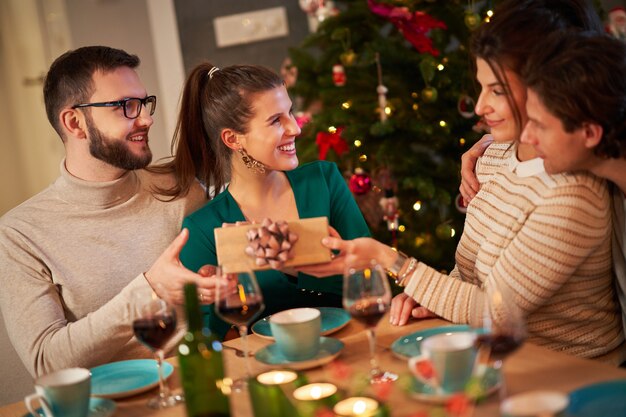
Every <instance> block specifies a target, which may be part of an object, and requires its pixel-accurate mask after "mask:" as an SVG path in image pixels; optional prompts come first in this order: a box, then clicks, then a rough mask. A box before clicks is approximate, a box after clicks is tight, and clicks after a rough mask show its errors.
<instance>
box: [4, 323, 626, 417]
mask: <svg viewBox="0 0 626 417" xmlns="http://www.w3.org/2000/svg"><path fill="white" fill-rule="evenodd" d="M439 326H450V323H449V322H447V321H444V320H441V319H428V320H419V321H413V322H410V323H409V324H407V325H405V326H401V327H399V326H392V325H391V324H389V321H388V319H387V317H384V318H383V320H381V322H380V323H379V325H378V327H377V328H376V336H377V337H376V348H377V356H378V360H379V364H380V367H381V368H382V369H384V370H388V371H392V372H394V373H396V374H398V375H400V376H401V378H400V381H402V380H403V379H404V380H406V379H407V378H409V377H408V375H409V371H408V367H407V361H406V360H405V359H401V358H399V357H397V356H396V355H394V353H393V352H392V350H391V345H392V343H393V342H394V341H395V340H397V339H398V338H400V337H402V336H405V335H407V334H410V333H413V332H416V331H421V330H426V329H430V328H433V327H439ZM329 337H334V338H337V339H340V340H341V341H342V342H343V343H344V344H345V347H344V348H343V350H342V351H341V353H340V355H339V357H338V358H337V359H336V361H340V364H341V366H339V365H338V364H337V362H333V363H330V364H326V365H323V366H320V367H317V368H314V369H308V370H303V371H300V372H302V373H304V375H305V376H306V377H307V379H308V381H309V382H332V383H334V384H335V385H337V386H338V387H339V388H340V389H342V390H345V392H347V393H348V394H350V390H351V389H352V387H351V386H350V384H351V383H354V380H355V379H354V378H355V377H354V375H358V374H359V373H361V374H363V373H365V374H366V373H367V370H368V369H369V365H370V362H369V358H370V355H369V345H368V341H367V337H366V333H365V329H364V327H363V325H361V324H359V323H357V322H355V321H354V320H351V321H350V322H349V323H348V325H347V326H345V327H344V328H342V329H341V330H339V331H337V332H336V333H333V334H331V335H329ZM248 342H249V347H250V351H252V352H255V351H257V350H258V349H262V348H263V347H265V346H267V345H268V344H270V343H272V341H271V340H269V339H266V338H261V337H259V336H257V335H255V334H252V335H250V336H249V337H248ZM225 346H226V348H225V349H224V351H223V352H224V361H225V367H226V373H227V375H228V376H229V377H231V378H233V379H234V378H239V377H241V376H244V375H245V372H246V371H245V369H246V367H245V366H244V363H243V362H242V361H243V358H241V357H239V356H237V355H236V351H235V350H233V349H230V348H229V347H233V348H237V349H241V348H243V346H242V342H241V340H240V339H234V340H231V341H228V342H226V343H225ZM168 360H169V361H170V362H171V363H172V364H173V365H174V368H175V370H174V373H173V374H172V376H171V377H170V379H169V384H170V386H171V387H172V389H173V390H174V391H175V392H181V384H180V380H179V375H178V368H177V361H176V358H170V359H168ZM250 362H251V367H252V372H253V373H254V374H257V373H261V372H264V371H267V370H270V369H274V368H273V367H272V366H269V365H265V364H263V363H260V362H258V361H257V360H256V359H254V357H251V358H250ZM338 369H341V370H342V372H337V370H338ZM503 369H504V371H503V372H504V378H505V381H506V394H507V395H514V394H518V393H522V392H526V391H531V390H552V391H553V390H556V391H560V392H563V393H565V394H567V393H569V392H571V391H573V390H576V389H577V388H580V387H583V386H586V385H590V384H594V383H598V382H603V381H611V380H616V379H626V369H622V368H617V367H614V366H611V365H608V364H604V363H601V362H599V361H595V360H589V359H582V358H578V357H574V356H570V355H567V354H565V353H562V352H555V351H552V350H549V349H546V348H544V347H541V346H538V345H535V344H532V343H528V342H527V343H525V344H524V345H523V346H522V347H521V348H520V349H519V350H517V351H516V352H514V353H513V354H512V355H510V356H509V357H508V358H507V359H506V360H505V364H504V367H503ZM350 375H351V376H350ZM4 377H5V378H6V377H8V376H7V375H4ZM361 385H362V384H361ZM402 385H403V384H402V383H395V384H394V385H392V387H391V390H390V392H389V393H388V397H386V404H388V408H389V410H390V415H391V416H392V417H410V416H415V415H419V414H420V412H421V411H424V412H426V413H429V412H431V411H432V410H433V409H434V408H441V407H442V406H441V405H433V404H429V403H425V402H422V401H419V400H416V399H415V398H413V397H412V396H410V395H409V394H408V393H407V392H406V390H405V389H403V387H402ZM156 392H157V390H156V389H153V390H151V391H148V392H147V393H143V394H140V395H136V396H133V397H128V398H122V399H118V400H116V406H117V408H116V410H115V412H114V414H113V416H115V417H145V416H149V417H184V416H185V415H186V414H185V408H184V405H182V404H181V405H177V406H175V407H172V408H169V409H164V410H151V409H149V408H148V407H147V406H146V401H147V399H148V398H149V397H150V396H153V395H155V394H156ZM230 400H231V414H232V416H234V417H248V416H253V415H254V414H253V411H252V407H251V404H250V400H249V396H248V393H247V392H241V393H233V394H232V395H231V398H230ZM26 413H27V410H26V407H25V406H24V403H23V402H16V403H13V404H9V405H6V406H3V407H0V417H23V416H24V415H25V414H26ZM435 414H436V413H435ZM426 415H428V414H426ZM437 415H445V414H437ZM473 415H474V416H477V417H483V416H484V417H490V416H494V417H495V416H499V415H500V413H499V395H498V394H492V395H490V396H488V397H487V398H486V399H484V400H482V401H480V402H479V403H478V404H477V405H476V407H475V409H474V411H473Z"/></svg>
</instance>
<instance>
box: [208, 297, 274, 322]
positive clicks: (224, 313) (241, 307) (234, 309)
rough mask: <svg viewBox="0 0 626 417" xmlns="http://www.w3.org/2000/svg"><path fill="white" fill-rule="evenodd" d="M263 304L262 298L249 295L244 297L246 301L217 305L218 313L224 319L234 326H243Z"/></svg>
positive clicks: (254, 315)
mask: <svg viewBox="0 0 626 417" xmlns="http://www.w3.org/2000/svg"><path fill="white" fill-rule="evenodd" d="M264 307H265V306H264V305H263V300H262V299H260V297H257V296H249V297H248V298H247V299H246V303H241V302H239V303H237V304H234V305H233V304H229V305H224V303H220V305H219V315H220V316H221V317H222V318H223V319H224V321H226V322H228V323H230V324H234V325H235V326H244V325H246V324H249V323H250V322H251V321H252V320H254V318H255V317H256V316H257V314H258V313H260V312H261V311H262V310H263V308H264Z"/></svg>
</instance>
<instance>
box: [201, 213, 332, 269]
mask: <svg viewBox="0 0 626 417" xmlns="http://www.w3.org/2000/svg"><path fill="white" fill-rule="evenodd" d="M276 224H279V225H280V223H278V222H277V223H276ZM281 226H282V225H281ZM286 226H287V228H288V232H287V233H282V235H281V232H280V231H278V232H277V233H278V235H280V236H278V238H277V239H276V238H275V239H274V240H271V241H269V242H263V243H262V246H263V248H268V247H269V245H270V243H271V244H272V245H273V246H277V247H276V248H270V250H271V251H272V256H275V253H274V251H280V250H281V248H282V250H283V252H284V254H283V255H284V257H286V256H288V258H285V260H284V261H281V262H280V269H282V268H283V267H284V268H289V267H296V266H302V265H312V264H318V263H324V262H329V261H330V260H331V251H330V249H328V248H327V247H325V246H323V245H322V239H323V238H324V237H326V236H328V219H327V218H326V217H314V218H310V219H299V220H293V221H290V222H287V223H286ZM261 227H262V226H261V225H260V224H245V225H238V226H229V227H220V228H216V229H215V230H214V234H215V245H216V249H217V262H218V263H219V265H221V266H222V267H223V268H224V270H225V271H227V272H242V271H246V270H265V269H270V268H272V267H274V268H276V264H275V263H274V264H273V265H272V264H270V263H269V262H268V263H266V264H265V265H260V264H259V262H260V261H258V260H257V258H258V257H257V256H254V253H252V251H253V250H254V251H258V247H256V248H254V249H250V248H249V249H248V250H247V251H246V248H248V247H249V246H251V244H252V241H251V238H252V237H254V236H258V234H257V235H255V233H256V232H257V231H258V230H259V229H260V228H261ZM278 227H279V226H276V227H273V229H276V228H278ZM284 231H285V229H284V228H283V232H284ZM287 234H288V235H291V234H294V235H295V236H296V240H294V237H293V236H291V239H288V238H284V237H285V236H286V235H287ZM263 238H265V236H264V237H263ZM283 238H284V239H283ZM269 239H271V236H270V238H269ZM269 239H265V240H269ZM258 240H259V239H257V241H258ZM285 241H287V243H288V244H285V243H284V242H285ZM257 245H258V243H257ZM285 248H286V249H285ZM264 250H265V249H264ZM246 252H248V253H246ZM268 253H269V252H268ZM277 269H278V268H277Z"/></svg>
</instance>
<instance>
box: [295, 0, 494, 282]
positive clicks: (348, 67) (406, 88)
mask: <svg viewBox="0 0 626 417" xmlns="http://www.w3.org/2000/svg"><path fill="white" fill-rule="evenodd" d="M328 3H329V2H328V1H327V2H326V4H324V1H320V0H301V1H300V5H301V7H302V8H303V10H305V11H307V12H309V13H310V14H312V15H317V16H318V17H320V18H321V19H323V21H321V22H320V23H319V26H318V28H317V30H316V31H315V32H314V33H312V34H311V35H310V36H309V37H308V38H307V39H305V40H304V42H303V44H302V45H300V46H299V47H298V48H293V49H291V50H290V53H289V55H290V58H291V64H292V65H293V67H294V68H297V81H296V82H295V84H294V85H292V86H290V92H291V93H292V94H293V96H294V97H296V99H295V102H296V110H297V111H299V113H297V115H298V116H300V118H301V119H300V121H301V122H302V125H303V128H302V135H301V137H300V138H299V144H298V146H299V155H300V156H301V159H302V160H303V161H307V160H313V159H318V158H319V159H327V160H332V161H335V162H337V164H338V165H339V167H340V169H341V170H342V171H343V172H344V173H345V175H346V178H347V179H348V181H349V186H350V189H351V190H352V191H353V193H354V194H355V198H356V199H357V202H358V203H359V206H360V207H361V209H362V211H363V213H364V215H365V217H366V220H367V221H368V223H369V225H370V228H371V229H372V232H373V234H374V236H375V237H376V238H377V239H379V240H381V241H382V242H385V243H388V244H391V245H394V246H396V245H397V247H398V249H399V250H402V251H404V252H406V253H408V254H410V255H412V256H415V257H417V258H418V259H420V260H422V261H424V262H427V263H428V264H430V265H432V266H434V267H438V268H441V269H446V270H450V269H451V267H452V266H453V265H454V251H455V248H456V244H457V241H458V237H459V236H460V235H461V232H462V227H463V221H464V213H463V212H464V209H463V207H462V204H461V205H459V195H458V188H459V184H460V176H459V170H460V161H461V159H460V158H461V155H462V153H463V152H464V151H466V150H467V149H468V148H469V146H471V144H473V143H474V142H475V141H476V140H477V139H478V138H480V136H481V135H482V131H481V129H480V124H479V123H478V118H477V117H476V116H475V115H474V111H473V107H474V100H473V98H472V97H475V96H476V91H475V83H474V81H473V74H472V70H471V68H472V63H471V61H470V57H469V55H468V41H469V36H470V32H471V30H472V29H474V28H476V27H477V26H478V25H480V24H481V22H482V20H484V19H488V16H489V14H490V12H489V9H490V7H489V6H491V4H489V3H487V4H486V3H485V2H482V5H483V6H482V7H481V8H480V10H478V7H476V6H474V4H473V1H472V2H468V1H460V0H448V1H445V2H444V1H434V0H404V1H403V0H376V1H374V0H337V1H335V2H334V6H335V7H336V9H329V5H328ZM320 6H321V7H320Z"/></svg>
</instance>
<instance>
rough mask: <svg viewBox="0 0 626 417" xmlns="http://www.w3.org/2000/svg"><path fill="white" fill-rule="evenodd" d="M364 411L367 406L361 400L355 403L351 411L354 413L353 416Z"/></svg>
mask: <svg viewBox="0 0 626 417" xmlns="http://www.w3.org/2000/svg"><path fill="white" fill-rule="evenodd" d="M366 409H367V404H365V401H361V400H359V401H357V402H355V403H354V406H353V407H352V411H353V412H354V414H363V413H364V412H365V410H366Z"/></svg>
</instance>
